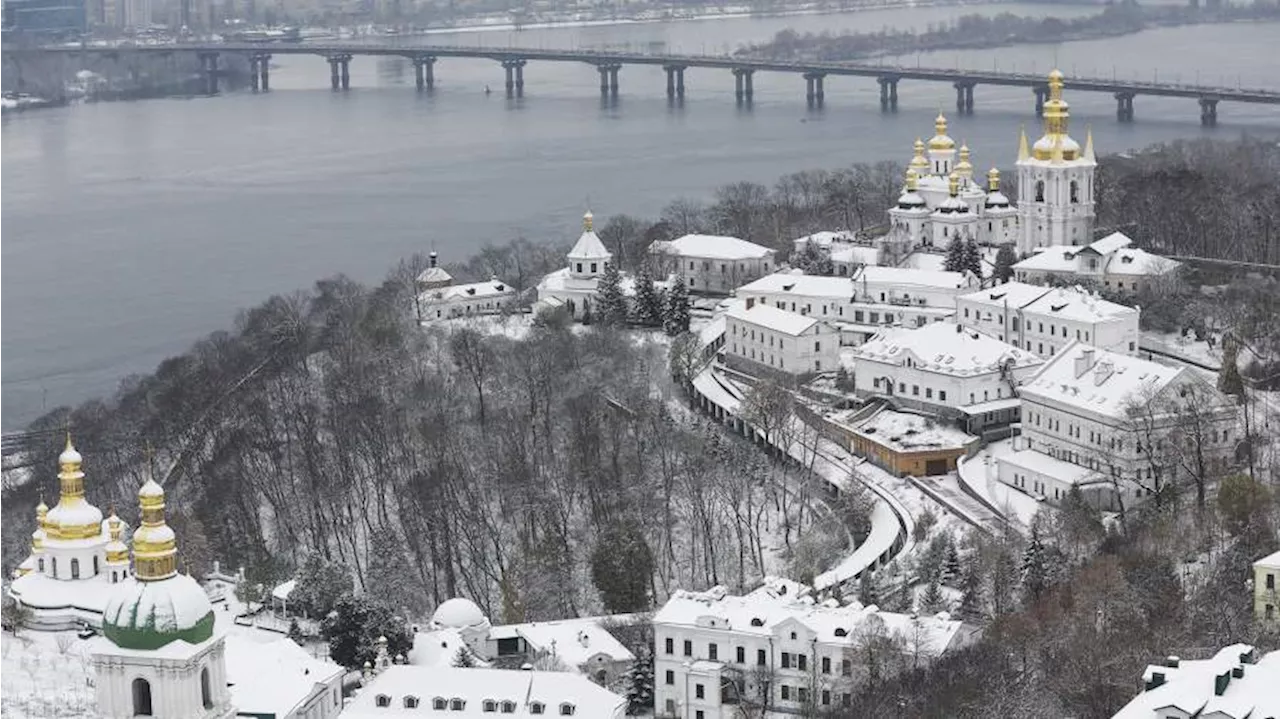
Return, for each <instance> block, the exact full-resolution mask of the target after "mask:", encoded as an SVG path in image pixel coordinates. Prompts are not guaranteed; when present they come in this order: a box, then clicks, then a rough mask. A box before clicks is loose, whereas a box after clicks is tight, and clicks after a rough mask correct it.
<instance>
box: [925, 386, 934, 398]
mask: <svg viewBox="0 0 1280 719" xmlns="http://www.w3.org/2000/svg"><path fill="white" fill-rule="evenodd" d="M924 398H925V399H933V388H932V387H925V388H924Z"/></svg>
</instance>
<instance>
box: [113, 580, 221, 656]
mask: <svg viewBox="0 0 1280 719" xmlns="http://www.w3.org/2000/svg"><path fill="white" fill-rule="evenodd" d="M102 633H103V634H104V635H105V636H106V637H107V638H108V639H110V640H111V641H112V642H115V644H116V646H118V647H121V648H124V649H159V648H160V647H163V646H165V645H166V644H169V643H170V642H172V641H174V640H175V639H181V640H183V641H186V642H188V643H190V644H199V643H200V642H203V641H205V640H206V639H208V638H209V637H211V636H213V605H212V604H210V603H209V597H208V595H206V594H205V592H204V589H202V588H201V587H200V585H199V584H197V583H196V580H194V579H192V578H191V577H188V576H187V575H185V574H175V575H173V576H171V577H169V578H167V579H161V580H158V581H139V580H138V579H136V578H134V577H129V578H128V579H126V580H124V581H123V582H121V583H120V584H118V585H116V587H115V589H114V590H113V591H112V593H111V598H110V599H108V600H107V607H106V610H105V611H103V613H102Z"/></svg>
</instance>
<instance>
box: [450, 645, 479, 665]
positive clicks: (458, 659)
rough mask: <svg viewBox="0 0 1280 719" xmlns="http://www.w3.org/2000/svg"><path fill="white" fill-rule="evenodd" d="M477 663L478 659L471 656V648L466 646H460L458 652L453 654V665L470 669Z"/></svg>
mask: <svg viewBox="0 0 1280 719" xmlns="http://www.w3.org/2000/svg"><path fill="white" fill-rule="evenodd" d="M475 665H476V659H475V657H473V656H471V650H470V649H468V648H466V647H458V652H457V653H456V654H454V655H453V666H455V667H458V668H460V669H469V668H471V667H474V666H475Z"/></svg>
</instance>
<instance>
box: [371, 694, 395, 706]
mask: <svg viewBox="0 0 1280 719" xmlns="http://www.w3.org/2000/svg"><path fill="white" fill-rule="evenodd" d="M373 703H374V704H376V705H377V706H380V707H389V706H391V697H389V696H387V695H386V694H379V695H378V696H376V697H374V698H373Z"/></svg>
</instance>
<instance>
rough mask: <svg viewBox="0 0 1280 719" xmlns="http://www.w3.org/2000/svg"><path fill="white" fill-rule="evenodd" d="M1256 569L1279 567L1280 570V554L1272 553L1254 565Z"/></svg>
mask: <svg viewBox="0 0 1280 719" xmlns="http://www.w3.org/2000/svg"><path fill="white" fill-rule="evenodd" d="M1253 566H1255V567H1268V568H1270V567H1277V568H1280V552H1272V553H1271V554H1268V555H1267V556H1265V557H1263V558H1262V559H1259V560H1257V561H1255V562H1254V563H1253Z"/></svg>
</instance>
